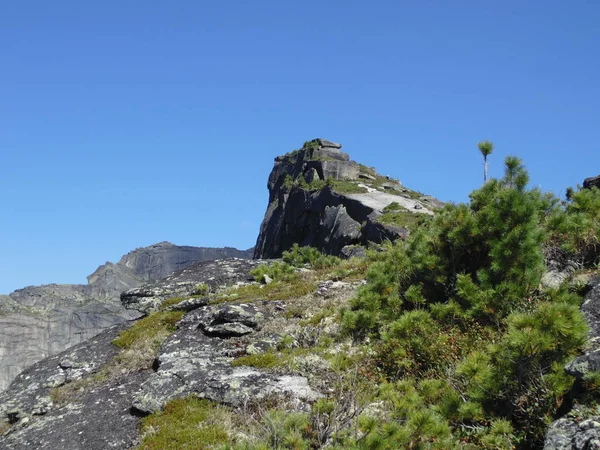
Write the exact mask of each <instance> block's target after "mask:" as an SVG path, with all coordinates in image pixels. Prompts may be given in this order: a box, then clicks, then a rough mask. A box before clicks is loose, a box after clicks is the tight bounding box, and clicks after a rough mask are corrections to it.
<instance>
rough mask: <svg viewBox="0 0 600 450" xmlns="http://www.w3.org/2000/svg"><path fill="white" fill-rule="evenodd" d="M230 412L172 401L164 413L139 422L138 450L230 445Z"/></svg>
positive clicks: (187, 449)
mask: <svg viewBox="0 0 600 450" xmlns="http://www.w3.org/2000/svg"><path fill="white" fill-rule="evenodd" d="M228 420H229V411H228V409H226V408H225V407H223V406H219V405H216V404H215V403H212V402H210V401H208V400H204V399H198V398H195V397H187V398H180V399H175V400H171V401H170V402H169V403H167V404H166V406H165V408H164V410H163V411H160V412H158V413H155V414H152V415H150V416H148V417H145V418H144V419H142V422H141V433H142V443H141V444H140V445H139V447H138V450H203V449H212V448H215V447H217V446H220V445H224V444H227V443H229V442H230V439H229V435H228V433H227V429H226V428H225V425H224V424H225V423H227V422H228Z"/></svg>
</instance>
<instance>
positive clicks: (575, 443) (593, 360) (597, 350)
mask: <svg viewBox="0 0 600 450" xmlns="http://www.w3.org/2000/svg"><path fill="white" fill-rule="evenodd" d="M590 287H591V290H590V291H589V292H588V294H587V295H586V296H585V299H584V302H583V304H582V306H581V311H582V313H583V315H584V317H585V319H586V322H587V324H588V327H589V343H588V346H587V351H586V352H585V353H584V354H583V355H581V356H579V357H577V358H575V359H574V360H573V361H571V362H570V363H569V364H567V365H566V367H565V371H566V372H567V373H568V374H569V375H572V376H574V377H576V378H578V379H579V380H582V379H583V378H584V377H585V376H586V375H587V374H589V373H590V372H592V371H600V277H598V276H596V277H594V278H592V279H591V281H590ZM575 417H577V419H575ZM580 417H583V418H584V420H581V418H580ZM555 449H556V450H590V449H600V417H599V416H594V415H593V416H590V414H589V412H585V411H580V412H579V413H577V408H576V410H575V411H571V413H570V414H569V415H568V416H567V417H563V418H561V419H559V420H556V421H554V422H553V423H552V424H551V425H550V427H549V429H548V432H547V434H546V440H545V443H544V450H555Z"/></svg>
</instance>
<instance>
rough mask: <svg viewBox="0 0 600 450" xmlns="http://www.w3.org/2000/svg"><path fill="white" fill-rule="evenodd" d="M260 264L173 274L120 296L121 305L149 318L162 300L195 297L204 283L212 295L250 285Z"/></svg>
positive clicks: (210, 264)
mask: <svg viewBox="0 0 600 450" xmlns="http://www.w3.org/2000/svg"><path fill="white" fill-rule="evenodd" d="M260 263H261V261H251V260H247V259H239V258H230V259H222V260H217V261H206V262H201V263H198V264H194V265H192V266H190V267H187V268H185V269H183V270H180V271H177V272H175V273H173V274H172V275H171V276H169V277H167V278H164V279H163V280H160V281H157V282H154V283H148V284H146V285H144V286H141V287H138V288H134V289H130V290H128V291H125V292H123V293H122V294H121V303H122V304H123V306H124V307H125V308H127V309H134V310H137V311H139V312H141V313H144V314H147V313H149V312H151V311H154V310H156V309H158V307H159V306H160V304H161V303H162V301H163V300H166V299H168V298H171V297H186V296H190V295H192V294H193V292H194V291H195V290H196V287H197V286H198V284H201V283H205V284H207V285H209V286H210V288H211V290H212V291H216V289H217V288H222V287H225V286H229V285H232V284H234V283H236V282H240V281H248V280H249V279H250V278H251V276H250V270H252V269H253V268H254V267H256V266H257V265H259V264H260Z"/></svg>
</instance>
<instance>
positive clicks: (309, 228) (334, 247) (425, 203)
mask: <svg viewBox="0 0 600 450" xmlns="http://www.w3.org/2000/svg"><path fill="white" fill-rule="evenodd" d="M310 144H311V145H310V146H307V147H305V148H302V149H300V150H297V151H295V152H292V153H289V154H286V155H284V156H279V157H277V158H275V165H274V167H273V170H272V171H271V174H270V175H269V181H268V184H267V187H268V189H269V205H268V207H267V212H266V213H265V217H264V219H263V222H262V225H261V228H260V234H259V236H258V239H257V242H256V246H255V249H254V258H257V259H260V258H279V257H280V256H281V254H282V253H283V252H284V251H286V250H288V249H289V248H291V247H292V246H293V245H294V244H295V243H298V244H299V245H300V246H306V245H310V246H312V247H317V248H318V249H320V250H321V251H323V252H325V253H328V254H333V255H343V254H345V253H344V252H343V251H342V249H343V248H344V247H346V246H350V245H357V244H358V245H367V244H368V243H369V242H374V243H380V242H382V241H384V240H386V239H390V240H395V239H398V238H404V237H406V236H407V235H408V230H407V229H406V228H403V227H399V226H394V225H389V224H384V223H380V222H379V221H378V220H377V218H378V217H379V216H381V215H382V210H383V209H384V208H385V207H386V206H388V205H390V204H391V203H393V202H395V203H397V204H398V205H399V206H400V207H401V208H403V210H406V211H408V212H411V213H415V214H429V215H430V214H433V210H434V209H435V208H438V207H441V206H442V203H441V202H439V201H437V200H435V199H434V198H432V197H429V196H422V197H421V198H420V199H415V198H410V197H409V196H406V195H405V194H404V191H406V189H404V188H403V187H402V185H401V184H400V183H399V182H397V181H395V180H389V182H386V183H380V184H379V185H378V187H377V188H372V187H369V184H370V183H371V182H372V181H375V180H377V177H379V179H380V180H379V181H381V179H383V181H385V177H381V176H378V175H376V173H375V171H374V170H373V169H370V168H366V167H365V166H361V165H360V164H358V163H356V162H354V161H350V158H349V156H348V154H346V153H344V152H342V151H341V150H340V148H341V145H340V144H335V143H333V142H330V141H327V140H324V139H316V140H314V141H312V142H311V143H310ZM302 178H303V179H304V180H305V181H306V182H307V183H311V182H313V181H315V180H338V181H345V182H350V183H353V184H354V185H356V186H357V187H359V188H360V190H363V191H364V192H363V193H353V194H344V193H340V192H337V191H336V187H335V184H334V185H333V187H330V186H328V187H325V188H324V189H321V190H318V191H317V190H310V188H306V187H304V188H303V187H300V186H299V185H296V186H292V187H291V188H290V187H289V186H286V180H287V181H289V180H298V179H302ZM363 183H364V184H363Z"/></svg>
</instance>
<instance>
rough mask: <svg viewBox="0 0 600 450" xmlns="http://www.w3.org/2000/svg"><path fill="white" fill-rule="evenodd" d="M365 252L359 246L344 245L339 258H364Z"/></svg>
mask: <svg viewBox="0 0 600 450" xmlns="http://www.w3.org/2000/svg"><path fill="white" fill-rule="evenodd" d="M366 254H367V250H366V249H365V248H364V247H363V246H361V245H345V246H344V247H342V249H341V250H340V257H342V258H346V259H350V258H354V257H358V258H361V257H363V256H366Z"/></svg>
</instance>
